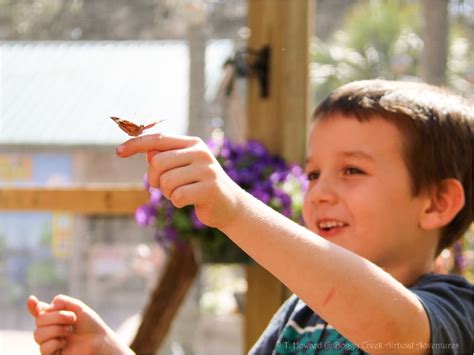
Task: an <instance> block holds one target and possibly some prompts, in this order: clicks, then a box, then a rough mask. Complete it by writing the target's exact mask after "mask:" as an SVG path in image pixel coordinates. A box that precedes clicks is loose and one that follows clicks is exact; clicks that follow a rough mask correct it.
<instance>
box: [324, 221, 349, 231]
mask: <svg viewBox="0 0 474 355" xmlns="http://www.w3.org/2000/svg"><path fill="white" fill-rule="evenodd" d="M318 227H319V228H324V229H327V228H334V227H344V223H342V222H339V221H324V222H320V223H319V224H318Z"/></svg>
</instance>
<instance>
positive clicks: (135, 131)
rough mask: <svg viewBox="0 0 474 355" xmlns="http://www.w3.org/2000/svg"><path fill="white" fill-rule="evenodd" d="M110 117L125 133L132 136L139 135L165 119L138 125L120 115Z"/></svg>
mask: <svg viewBox="0 0 474 355" xmlns="http://www.w3.org/2000/svg"><path fill="white" fill-rule="evenodd" d="M110 118H111V119H112V120H114V122H115V123H116V124H117V125H118V126H119V127H120V128H121V129H122V131H124V132H125V133H127V134H128V135H129V136H132V137H137V136H139V135H140V134H142V133H143V131H144V130H145V129H148V128H151V127H153V126H154V125H156V124H158V123H160V122H163V120H161V121H156V122H153V123H150V124H148V125H146V126H144V125H137V124H135V123H133V122H130V121H127V120H124V119H122V118H118V117H110Z"/></svg>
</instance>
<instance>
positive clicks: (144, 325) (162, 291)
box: [130, 245, 199, 354]
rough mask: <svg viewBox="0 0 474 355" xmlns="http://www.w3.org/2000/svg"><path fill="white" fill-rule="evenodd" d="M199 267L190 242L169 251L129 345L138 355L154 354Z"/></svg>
mask: <svg viewBox="0 0 474 355" xmlns="http://www.w3.org/2000/svg"><path fill="white" fill-rule="evenodd" d="M198 270H199V266H198V264H197V262H196V259H195V256H194V251H193V248H192V247H191V246H190V245H187V246H185V247H183V248H178V249H174V250H173V251H172V253H171V254H170V256H169V258H168V261H167V264H166V268H165V269H164V270H163V274H162V275H163V276H162V277H161V278H160V279H159V280H158V283H157V285H156V287H155V289H154V290H153V292H152V293H151V294H150V299H149V301H148V304H147V306H146V307H145V309H144V310H143V319H142V322H141V324H140V326H139V328H138V331H137V334H136V335H135V338H134V339H133V341H132V344H131V345H130V347H131V348H132V349H133V351H135V353H136V354H155V353H156V352H157V350H158V349H159V347H160V345H161V343H162V342H163V340H164V338H165V336H166V334H167V333H168V330H169V328H170V325H171V323H172V322H173V319H174V317H175V315H176V313H177V312H178V310H179V307H180V305H181V303H182V302H183V300H184V298H185V296H186V294H187V292H188V290H189V288H190V287H191V285H192V283H193V281H194V279H195V278H196V275H197V273H198Z"/></svg>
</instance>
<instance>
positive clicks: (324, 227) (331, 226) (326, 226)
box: [316, 219, 348, 232]
mask: <svg viewBox="0 0 474 355" xmlns="http://www.w3.org/2000/svg"><path fill="white" fill-rule="evenodd" d="M316 226H317V227H318V229H319V230H320V231H322V232H329V231H332V230H336V229H339V228H343V227H347V226H348V224H347V223H345V222H341V221H337V220H333V219H325V220H322V221H318V222H317V223H316Z"/></svg>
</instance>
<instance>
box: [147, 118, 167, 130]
mask: <svg viewBox="0 0 474 355" xmlns="http://www.w3.org/2000/svg"><path fill="white" fill-rule="evenodd" d="M163 121H164V120H161V121H156V122H153V123H150V124H147V125H146V126H145V127H143V130H145V129H148V128H151V127H153V126H154V125H156V124H158V123H161V122H163Z"/></svg>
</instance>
